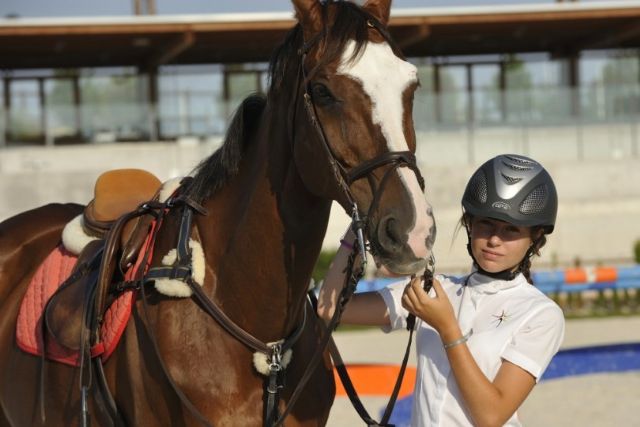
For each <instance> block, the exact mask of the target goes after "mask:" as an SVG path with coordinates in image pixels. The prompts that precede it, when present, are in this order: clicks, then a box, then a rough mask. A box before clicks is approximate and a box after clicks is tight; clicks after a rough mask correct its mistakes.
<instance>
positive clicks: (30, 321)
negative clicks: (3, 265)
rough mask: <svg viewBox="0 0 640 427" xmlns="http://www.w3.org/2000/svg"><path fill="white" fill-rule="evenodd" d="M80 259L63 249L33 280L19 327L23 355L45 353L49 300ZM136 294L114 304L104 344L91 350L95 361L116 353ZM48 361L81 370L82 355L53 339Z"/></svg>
mask: <svg viewBox="0 0 640 427" xmlns="http://www.w3.org/2000/svg"><path fill="white" fill-rule="evenodd" d="M77 260H78V258H77V256H75V255H73V254H72V253H70V252H68V251H67V250H66V249H64V248H63V247H62V246H61V245H60V246H58V247H57V248H56V249H54V250H53V252H51V253H50V254H49V256H47V258H46V259H45V260H44V262H43V263H42V264H41V265H40V267H39V268H38V271H36V274H35V275H34V276H33V278H32V279H31V282H30V284H29V288H28V289H27V293H26V294H25V296H24V299H23V300H22V304H21V306H20V311H19V313H18V321H17V325H16V341H17V345H18V347H19V348H21V349H22V350H23V351H25V352H27V353H30V354H33V355H37V356H41V355H42V353H43V351H44V341H45V340H44V339H43V335H42V334H43V330H42V317H43V315H44V308H45V306H46V304H47V301H49V298H51V296H52V295H53V294H54V293H55V291H56V290H57V289H58V288H59V287H60V285H61V284H62V283H63V282H64V280H65V279H66V278H67V277H69V275H70V273H71V271H72V269H73V267H74V265H75V264H76V262H77ZM134 296H135V291H132V290H129V291H126V292H124V293H122V294H121V295H120V296H118V298H117V299H116V300H115V301H114V302H113V303H112V304H111V306H110V307H109V309H108V310H107V313H106V314H105V317H104V322H103V324H102V326H101V329H100V337H101V342H100V343H99V344H97V345H95V346H94V347H93V348H91V355H92V357H98V356H100V357H101V358H102V360H103V361H105V360H106V359H107V358H108V357H109V356H110V355H111V354H112V353H113V351H114V350H115V348H116V346H117V345H118V341H119V340H120V337H121V336H122V333H123V332H124V330H125V327H126V326H127V322H128V321H129V317H130V315H131V308H132V305H133V301H134ZM46 338H47V339H46V343H47V345H46V346H47V348H46V353H45V356H46V357H47V358H48V359H51V360H55V361H58V362H62V363H65V364H68V365H72V366H78V364H79V361H80V358H79V356H80V355H79V352H77V351H73V350H69V349H67V348H65V347H63V346H61V345H59V344H58V343H56V342H55V340H54V338H53V337H51V335H47V337H46Z"/></svg>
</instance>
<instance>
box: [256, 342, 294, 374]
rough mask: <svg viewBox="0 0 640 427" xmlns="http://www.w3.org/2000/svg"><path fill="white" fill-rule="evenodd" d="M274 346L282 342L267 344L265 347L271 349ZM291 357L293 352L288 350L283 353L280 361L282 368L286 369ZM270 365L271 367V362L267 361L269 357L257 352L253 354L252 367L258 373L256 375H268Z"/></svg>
mask: <svg viewBox="0 0 640 427" xmlns="http://www.w3.org/2000/svg"><path fill="white" fill-rule="evenodd" d="M275 344H282V341H276V342H270V343H267V347H271V346H272V345H275ZM292 357H293V350H291V349H289V350H287V351H285V352H284V354H283V355H282V360H281V363H282V367H283V368H286V367H287V366H288V365H289V363H290V362H291V359H292ZM270 365H271V361H270V360H269V356H267V355H266V354H264V353H261V352H259V351H256V352H255V353H253V367H254V368H256V371H258V373H260V374H262V375H265V376H267V375H269V366H270Z"/></svg>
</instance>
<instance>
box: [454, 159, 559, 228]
mask: <svg viewBox="0 0 640 427" xmlns="http://www.w3.org/2000/svg"><path fill="white" fill-rule="evenodd" d="M462 207H463V208H464V211H465V212H466V213H469V214H471V215H473V216H480V217H487V218H494V219H498V220H501V221H506V222H508V223H510V224H514V225H517V226H524V227H533V226H543V227H544V230H545V233H547V234H549V233H551V232H552V231H553V228H554V226H555V223H556V214H557V212H558V195H557V193H556V187H555V185H554V183H553V180H552V179H551V176H550V175H549V173H548V172H547V171H546V170H545V168H544V167H542V165H541V164H540V163H538V162H536V161H535V160H533V159H530V158H528V157H525V156H521V155H516V154H504V155H500V156H497V157H494V158H493V159H491V160H489V161H487V162H485V163H484V164H483V165H482V166H480V168H479V169H478V170H477V171H476V172H475V173H474V174H473V175H472V176H471V179H470V180H469V182H468V183H467V188H466V189H465V191H464V195H463V196H462Z"/></svg>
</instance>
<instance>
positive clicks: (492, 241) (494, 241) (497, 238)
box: [489, 232, 502, 246]
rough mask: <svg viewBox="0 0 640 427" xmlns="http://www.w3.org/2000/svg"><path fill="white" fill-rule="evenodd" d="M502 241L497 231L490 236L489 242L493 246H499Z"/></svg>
mask: <svg viewBox="0 0 640 427" xmlns="http://www.w3.org/2000/svg"><path fill="white" fill-rule="evenodd" d="M500 243H502V239H500V235H499V234H498V233H497V232H493V233H491V235H490V236H489V244H490V245H491V246H498V245H499V244H500Z"/></svg>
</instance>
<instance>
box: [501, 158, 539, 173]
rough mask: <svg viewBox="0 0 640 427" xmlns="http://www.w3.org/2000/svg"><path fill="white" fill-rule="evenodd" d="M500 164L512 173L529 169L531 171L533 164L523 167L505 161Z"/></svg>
mask: <svg viewBox="0 0 640 427" xmlns="http://www.w3.org/2000/svg"><path fill="white" fill-rule="evenodd" d="M502 164H503V165H505V166H506V167H508V168H510V169H513V170H514V171H519V172H521V171H530V170H531V169H533V164H531V166H523V165H517V164H515V163H507V162H505V161H503V162H502Z"/></svg>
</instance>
